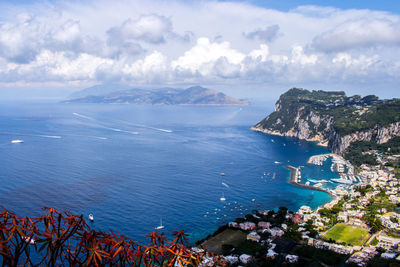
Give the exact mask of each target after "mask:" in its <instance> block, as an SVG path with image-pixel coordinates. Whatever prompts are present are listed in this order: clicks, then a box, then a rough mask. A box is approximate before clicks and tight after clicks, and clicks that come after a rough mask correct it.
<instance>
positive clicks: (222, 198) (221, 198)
mask: <svg viewBox="0 0 400 267" xmlns="http://www.w3.org/2000/svg"><path fill="white" fill-rule="evenodd" d="M219 200H221V201H225V200H226V198H225V196H224V193H222V197H220V198H219Z"/></svg>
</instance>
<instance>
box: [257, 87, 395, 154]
mask: <svg viewBox="0 0 400 267" xmlns="http://www.w3.org/2000/svg"><path fill="white" fill-rule="evenodd" d="M399 111H400V101H399V100H378V98H377V97H375V96H368V97H364V98H361V97H360V96H353V97H346V95H345V94H344V93H343V92H323V91H312V92H310V91H307V90H303V89H296V88H294V89H291V90H289V91H288V92H286V93H285V94H283V95H281V97H280V98H279V100H278V101H277V102H276V104H275V110H274V112H272V113H271V114H270V115H269V116H267V117H266V118H265V119H263V120H262V121H260V122H259V123H257V124H256V125H255V126H254V127H253V128H252V129H253V130H255V131H261V132H264V133H268V134H274V135H281V136H289V137H296V138H299V139H305V140H308V141H317V142H319V143H320V144H321V145H326V146H328V148H329V149H330V150H331V151H332V152H334V153H338V154H343V153H344V152H345V151H346V149H347V148H348V147H349V146H350V145H351V144H352V143H353V142H356V141H367V142H375V143H377V144H382V143H385V142H387V141H389V140H390V139H392V138H393V137H395V136H399V135H400V117H399Z"/></svg>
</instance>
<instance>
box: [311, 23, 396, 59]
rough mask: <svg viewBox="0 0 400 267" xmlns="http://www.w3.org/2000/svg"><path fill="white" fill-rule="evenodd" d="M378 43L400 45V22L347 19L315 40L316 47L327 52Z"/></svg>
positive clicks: (376, 44)
mask: <svg viewBox="0 0 400 267" xmlns="http://www.w3.org/2000/svg"><path fill="white" fill-rule="evenodd" d="M378 45H397V46H399V45H400V22H392V21H390V20H387V19H367V18H364V19H360V20H352V21H347V22H345V23H343V24H341V25H339V26H337V27H336V28H334V29H333V30H331V31H328V32H325V33H323V34H321V35H318V36H317V37H315V38H314V40H313V46H314V47H315V48H316V49H318V50H322V51H326V52H338V51H346V50H349V49H355V48H360V47H371V46H378Z"/></svg>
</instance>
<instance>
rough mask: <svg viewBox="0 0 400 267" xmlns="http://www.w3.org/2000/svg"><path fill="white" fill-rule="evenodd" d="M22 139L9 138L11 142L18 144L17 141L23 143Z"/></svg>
mask: <svg viewBox="0 0 400 267" xmlns="http://www.w3.org/2000/svg"><path fill="white" fill-rule="evenodd" d="M23 142H24V140H20V139H15V140H11V143H13V144H18V143H23Z"/></svg>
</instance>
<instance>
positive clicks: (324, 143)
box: [250, 126, 328, 147]
mask: <svg viewBox="0 0 400 267" xmlns="http://www.w3.org/2000/svg"><path fill="white" fill-rule="evenodd" d="M250 130H252V131H255V132H261V133H265V134H270V135H277V136H284V137H295V138H298V139H300V140H305V141H308V142H315V143H317V145H318V146H323V147H328V141H327V140H323V139H321V138H319V137H314V138H311V139H310V138H299V137H298V136H295V135H293V134H287V135H285V134H282V133H281V132H279V131H270V130H267V129H264V128H259V127H256V126H253V127H251V128H250Z"/></svg>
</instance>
